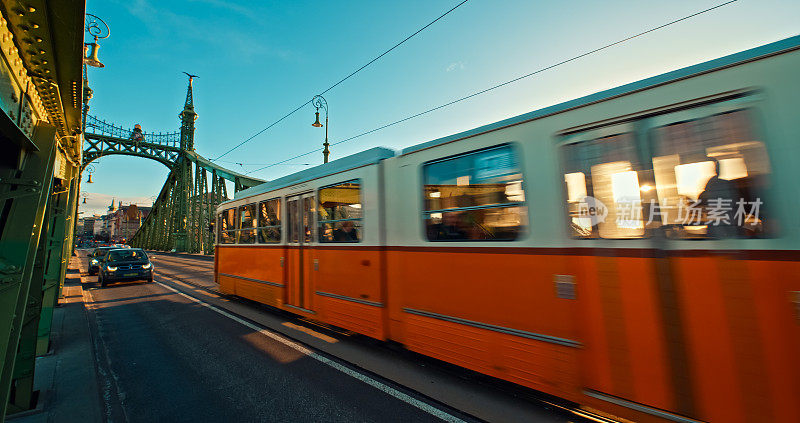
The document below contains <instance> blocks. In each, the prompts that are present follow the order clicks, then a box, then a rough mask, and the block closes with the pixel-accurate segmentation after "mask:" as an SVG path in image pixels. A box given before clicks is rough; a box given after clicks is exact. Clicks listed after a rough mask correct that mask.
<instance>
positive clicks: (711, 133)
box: [215, 36, 800, 422]
mask: <svg viewBox="0 0 800 423" xmlns="http://www.w3.org/2000/svg"><path fill="white" fill-rule="evenodd" d="M798 72H800V36H797V37H792V38H788V39H784V40H781V41H778V42H774V43H771V44H767V45H763V46H760V47H757V48H753V49H751V50H746V51H742V52H739V53H736V54H732V55H729V56H725V57H722V58H719V59H716V60H711V61H709V62H705V63H701V64H697V65H694V66H690V67H688V68H684V69H680V70H676V71H672V72H669V73H666V74H663V75H659V76H655V77H651V78H648V79H645V80H642V81H639V82H634V83H631V84H627V85H623V86H620V87H617V88H613V89H610V90H607V91H602V92H598V93H595V94H592V95H588V96H586V97H583V98H579V99H576V100H572V101H567V102H565V103H561V104H558V105H554V106H552V107H547V108H544V109H541V110H536V111H533V112H530V113H526V114H523V115H520V116H517V117H513V118H510V119H506V120H503V121H500V122H497V123H493V124H490V125H486V126H482V127H479V128H476V129H473V130H470V131H467V132H463V133H460V134H456V135H452V136H448V137H445V138H441V139H436V140H433V141H429V142H425V143H421V144H418V145H414V146H412V147H409V148H406V149H404V150H402V151H399V152H398V151H394V150H390V149H385V148H373V149H371V150H366V151H363V152H361V153H358V154H354V155H352V156H348V157H345V158H342V159H339V160H336V161H333V162H331V163H327V164H324V165H321V166H317V167H315V168H311V169H307V170H304V171H301V172H297V173H294V174H291V175H289V176H286V177H283V178H280V179H276V180H273V181H270V182H266V183H264V184H262V185H259V186H256V187H253V188H250V189H247V190H244V191H241V192H239V193H237V194H236V196H235V198H234V199H233V200H230V201H227V202H224V203H222V204H221V205H220V206H219V208H218V211H217V213H218V223H217V225H216V228H217V245H216V258H215V277H216V280H217V282H218V283H219V286H220V290H221V291H222V292H224V293H227V294H231V295H236V296H239V297H244V298H248V299H251V300H254V301H258V302H261V303H264V304H268V305H270V306H273V307H276V308H279V309H283V310H287V311H290V312H292V313H296V314H298V315H300V316H304V317H306V318H309V319H314V320H317V321H320V322H324V323H326V324H330V325H334V326H338V327H341V328H345V329H348V330H350V331H353V332H357V333H360V334H363V335H366V336H369V337H373V338H376V339H380V340H391V341H396V342H398V343H400V344H402V345H403V346H404V347H405V348H407V349H409V350H412V351H415V352H418V353H421V354H424V355H427V356H430V357H434V358H436V359H439V360H442V361H445V362H448V363H452V364H455V365H458V366H462V367H464V368H467V369H470V370H473V371H477V372H480V373H483V374H486V375H489V376H492V377H495V378H499V379H503V380H506V381H510V382H514V383H516V384H519V385H522V386H525V387H528V388H531V389H534V390H537V391H541V392H545V393H547V394H551V395H555V396H558V397H560V398H563V399H565V400H568V401H571V402H574V403H577V404H580V405H581V406H582V407H584V408H585V409H587V410H593V411H595V412H599V413H604V414H607V415H609V416H614V417H618V418H622V419H628V420H633V421H678V422H693V421H714V422H764V421H775V422H789V421H800V402H799V401H797V398H800V360H798V359H797V358H798V357H800V251H798V247H800V224H798V223H797V222H798V221H797V216H796V215H795V214H794V211H796V210H800V196H798V193H800V190H798V188H797V184H798V181H800V166H798V165H797V163H798V158H800V115H799V114H798V113H799V112H798V110H800V83H798V79H797V78H798V77H797V75H798Z"/></svg>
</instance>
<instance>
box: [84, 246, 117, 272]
mask: <svg viewBox="0 0 800 423" xmlns="http://www.w3.org/2000/svg"><path fill="white" fill-rule="evenodd" d="M116 248H117V247H100V248H95V249H94V251H92V254H90V255H89V276H91V275H96V274H97V270H98V269H100V263H102V261H103V257H105V256H106V253H108V252H109V251H111V250H114V249H116Z"/></svg>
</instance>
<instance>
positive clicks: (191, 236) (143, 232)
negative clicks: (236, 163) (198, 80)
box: [81, 76, 264, 254]
mask: <svg viewBox="0 0 800 423" xmlns="http://www.w3.org/2000/svg"><path fill="white" fill-rule="evenodd" d="M192 80H193V78H192V77H191V76H190V77H189V86H188V88H187V91H186V102H185V103H184V107H183V110H182V111H181V112H180V114H179V115H178V117H179V118H180V121H181V127H180V131H178V132H172V133H144V132H141V131H140V130H139V129H137V128H134V129H126V128H122V127H121V126H117V125H114V124H112V123H107V122H105V121H102V120H100V119H97V118H96V117H94V116H91V115H88V114H86V113H84V120H83V121H84V139H85V145H84V149H83V161H82V163H81V170H83V169H84V168H85V167H86V166H87V165H88V164H89V163H91V162H92V161H94V160H97V159H99V158H100V157H103V156H109V155H125V156H134V157H141V158H145V159H150V160H155V161H157V162H159V163H161V164H163V165H164V166H166V167H167V168H169V170H170V172H169V175H168V176H167V180H166V182H164V187H163V188H161V192H159V194H158V196H157V197H156V201H155V202H154V203H153V208H152V210H151V211H150V214H148V215H147V217H146V218H145V219H144V221H143V222H142V226H141V227H140V228H139V230H138V231H137V232H136V233H135V234H134V235H133V237H132V238H131V239H130V240H129V242H128V243H129V244H130V245H132V246H135V247H140V248H146V249H150V250H161V251H170V250H175V251H182V252H189V253H205V254H212V253H213V252H214V233H213V231H211V230H209V228H210V227H211V226H210V225H211V223H212V222H213V221H214V211H215V210H216V207H217V205H219V203H220V202H222V201H225V200H227V199H228V193H227V187H226V181H230V182H232V183H233V186H234V189H235V191H239V190H242V189H245V188H249V187H252V186H255V185H258V184H260V183H263V182H264V181H262V180H259V179H255V178H250V177H247V176H245V175H242V174H239V173H236V172H233V171H231V170H228V169H225V168H223V167H220V166H218V165H216V164H214V163H212V162H211V161H210V160H207V159H206V158H204V157H203V156H201V155H199V154H197V153H196V152H195V150H194V130H195V127H194V122H195V120H197V113H195V111H194V96H193V93H192Z"/></svg>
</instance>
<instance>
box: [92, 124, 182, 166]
mask: <svg viewBox="0 0 800 423" xmlns="http://www.w3.org/2000/svg"><path fill="white" fill-rule="evenodd" d="M85 122H86V123H85V125H86V126H85V129H84V140H85V141H86V145H85V147H84V150H83V163H82V168H85V167H86V166H87V165H88V164H89V163H91V162H92V161H94V160H97V159H99V158H100V157H103V156H109V155H124V156H134V157H142V158H145V159H151V160H155V161H157V162H159V163H161V164H163V165H164V166H166V167H167V168H169V169H170V170H172V169H174V168H175V163H176V162H177V160H178V157H180V152H181V149H180V138H181V133H180V132H171V133H145V132H142V130H141V128H140V127H139V125H136V127H134V128H133V129H127V128H123V127H121V126H118V125H114V124H112V123H108V122H106V121H104V120H100V119H98V118H96V117H94V116H91V115H87V116H86V121H85Z"/></svg>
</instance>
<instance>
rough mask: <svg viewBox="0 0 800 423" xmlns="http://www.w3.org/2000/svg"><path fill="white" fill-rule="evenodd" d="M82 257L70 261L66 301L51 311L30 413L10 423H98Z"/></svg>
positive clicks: (11, 418)
mask: <svg viewBox="0 0 800 423" xmlns="http://www.w3.org/2000/svg"><path fill="white" fill-rule="evenodd" d="M80 262H81V260H80V258H79V257H71V258H70V262H69V268H68V270H67V278H66V280H65V281H64V291H63V294H64V297H63V298H61V299H59V305H58V306H57V307H56V309H55V310H54V313H53V326H52V332H51V335H50V351H49V352H48V353H47V355H44V356H41V357H37V358H36V370H35V371H36V373H35V376H34V389H35V390H38V391H39V401H38V404H37V407H36V408H35V409H33V410H29V411H25V412H22V413H17V414H13V415H10V416H6V421H9V422H14V423H40V422H42V423H44V422H59V423H61V422H102V421H103V415H102V413H103V411H102V410H103V408H102V403H101V399H100V394H99V390H98V386H97V380H98V379H97V372H96V366H95V358H94V347H93V340H92V336H91V332H90V331H89V320H88V316H87V310H86V304H85V303H84V298H85V297H84V287H83V285H82V283H81V276H80V275H81V273H80V268H81V267H80Z"/></svg>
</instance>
